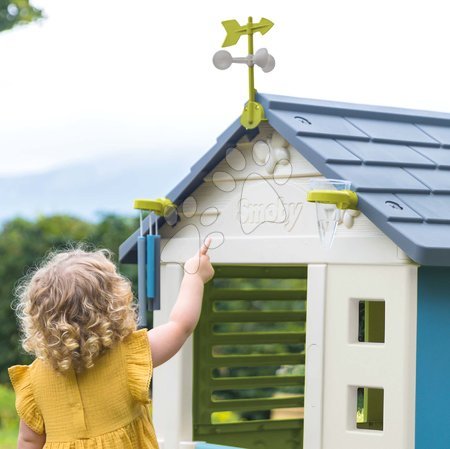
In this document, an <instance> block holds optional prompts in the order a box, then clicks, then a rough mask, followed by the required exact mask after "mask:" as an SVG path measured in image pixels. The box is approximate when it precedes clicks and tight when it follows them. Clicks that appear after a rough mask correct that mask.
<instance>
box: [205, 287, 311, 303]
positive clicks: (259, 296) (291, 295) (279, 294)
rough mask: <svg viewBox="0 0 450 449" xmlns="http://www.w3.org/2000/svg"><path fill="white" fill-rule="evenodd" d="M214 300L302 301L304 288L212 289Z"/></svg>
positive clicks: (304, 295)
mask: <svg viewBox="0 0 450 449" xmlns="http://www.w3.org/2000/svg"><path fill="white" fill-rule="evenodd" d="M211 297H212V298H213V299H214V300H241V301H264V300H279V301H295V300H296V301H303V300H305V299H306V290H300V289H286V290H280V289H267V288H266V289H248V290H236V289H234V288H222V289H214V290H213V291H212V292H211Z"/></svg>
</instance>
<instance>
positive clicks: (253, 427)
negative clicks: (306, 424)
mask: <svg viewBox="0 0 450 449" xmlns="http://www.w3.org/2000/svg"><path fill="white" fill-rule="evenodd" d="M194 427H195V428H197V429H198V430H199V433H200V434H203V435H204V434H207V433H221V434H223V433H231V432H232V433H238V432H248V431H256V432H261V431H262V430H264V431H270V430H281V429H292V427H294V428H297V429H302V428H303V420H302V419H286V420H276V421H275V420H274V421H269V420H264V421H262V420H255V421H242V422H237V423H224V424H200V425H196V426H194ZM274 449H277V448H274Z"/></svg>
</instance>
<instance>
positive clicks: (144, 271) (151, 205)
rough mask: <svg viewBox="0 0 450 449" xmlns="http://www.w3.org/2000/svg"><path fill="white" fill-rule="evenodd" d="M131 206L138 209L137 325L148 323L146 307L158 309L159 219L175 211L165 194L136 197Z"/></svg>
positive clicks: (159, 297) (144, 325) (141, 325)
mask: <svg viewBox="0 0 450 449" xmlns="http://www.w3.org/2000/svg"><path fill="white" fill-rule="evenodd" d="M134 209H138V210H139V221H140V223H139V236H138V238H137V265H138V305H139V322H138V326H139V327H140V328H143V327H146V326H147V311H153V310H160V308H161V295H160V266H161V237H160V235H159V234H158V220H159V218H160V217H166V218H167V217H169V216H170V215H173V214H176V208H175V205H174V204H173V203H172V202H171V201H170V200H169V199H168V198H158V199H156V200H147V199H138V200H135V201H134ZM144 212H148V232H146V230H145V229H144Z"/></svg>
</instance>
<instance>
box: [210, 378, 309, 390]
mask: <svg viewBox="0 0 450 449" xmlns="http://www.w3.org/2000/svg"><path fill="white" fill-rule="evenodd" d="M304 384H305V376H258V377H226V378H221V379H212V381H211V390H217V389H219V388H222V389H224V388H264V387H274V386H286V387H288V386H297V385H299V386H303V385H304Z"/></svg>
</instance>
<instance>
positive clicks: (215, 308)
mask: <svg viewBox="0 0 450 449" xmlns="http://www.w3.org/2000/svg"><path fill="white" fill-rule="evenodd" d="M214 268H215V271H216V274H215V277H214V279H213V280H212V281H210V282H209V283H208V284H207V285H206V286H205V294H204V300H203V308H202V315H201V317H200V321H199V324H198V326H197V329H196V331H195V334H194V398H193V424H194V432H193V433H194V439H195V440H196V441H207V442H208V443H215V444H226V445H231V446H238V447H244V448H246V449H264V448H267V449H273V448H283V449H301V448H302V440H303V405H304V397H303V392H304V381H305V379H304V364H305V327H306V273H307V268H306V267H304V266H249V265H244V266H237V265H232V266H230V265H228V266H215V267H214ZM280 409H282V410H280ZM289 412H293V413H294V417H293V418H288V417H285V416H288V415H289ZM280 413H281V415H280ZM213 416H214V419H212V417H213ZM275 418H277V419H275Z"/></svg>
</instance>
